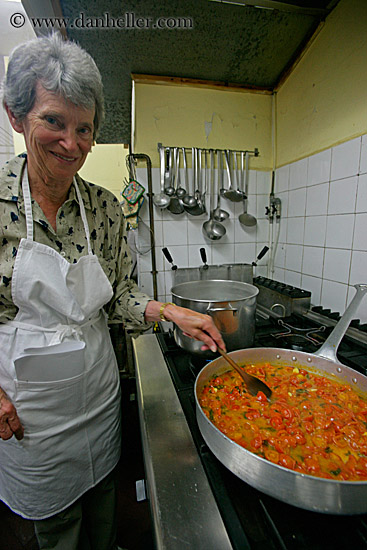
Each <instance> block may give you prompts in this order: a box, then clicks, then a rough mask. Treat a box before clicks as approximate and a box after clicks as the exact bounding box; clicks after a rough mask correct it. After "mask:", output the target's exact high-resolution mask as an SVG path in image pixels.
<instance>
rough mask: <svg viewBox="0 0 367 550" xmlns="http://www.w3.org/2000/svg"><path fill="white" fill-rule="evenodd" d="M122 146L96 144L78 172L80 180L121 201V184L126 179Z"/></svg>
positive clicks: (125, 151) (126, 150) (125, 150)
mask: <svg viewBox="0 0 367 550" xmlns="http://www.w3.org/2000/svg"><path fill="white" fill-rule="evenodd" d="M128 153H129V150H128V149H125V148H124V146H123V145H119V144H116V145H100V144H98V143H97V145H95V146H94V147H93V149H92V153H89V155H88V158H87V160H86V162H85V164H84V166H83V168H82V169H81V170H80V171H79V174H80V175H81V177H82V178H84V179H86V180H87V181H91V182H92V183H96V184H98V185H101V186H102V187H105V188H106V189H109V190H110V191H112V192H113V193H114V194H115V195H116V197H117V198H118V199H119V200H121V195H120V192H121V190H122V182H123V180H124V177H125V178H128V172H127V169H126V161H125V158H126V155H127V154H128Z"/></svg>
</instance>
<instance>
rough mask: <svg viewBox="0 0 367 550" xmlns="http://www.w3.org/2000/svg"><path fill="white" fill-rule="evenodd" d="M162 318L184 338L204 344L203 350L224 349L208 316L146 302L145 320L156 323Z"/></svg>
mask: <svg viewBox="0 0 367 550" xmlns="http://www.w3.org/2000/svg"><path fill="white" fill-rule="evenodd" d="M162 318H163V320H165V321H172V322H173V323H175V324H176V325H177V326H178V327H180V329H181V330H182V332H183V333H184V334H185V336H191V337H192V338H195V340H200V341H202V342H204V346H203V347H202V349H203V350H205V349H208V348H209V349H211V351H213V352H215V351H216V350H217V347H219V348H221V349H226V348H225V344H224V342H223V338H222V336H221V334H220V332H219V330H218V329H217V327H216V326H215V324H214V322H213V319H212V318H211V317H210V316H209V315H204V314H202V313H198V312H197V311H193V310H191V309H187V308H184V307H180V306H177V305H175V304H171V303H166V304H164V303H162V302H156V301H155V300H151V301H150V302H148V304H147V307H146V309H145V320H146V321H148V322H149V321H153V322H156V321H161V320H162Z"/></svg>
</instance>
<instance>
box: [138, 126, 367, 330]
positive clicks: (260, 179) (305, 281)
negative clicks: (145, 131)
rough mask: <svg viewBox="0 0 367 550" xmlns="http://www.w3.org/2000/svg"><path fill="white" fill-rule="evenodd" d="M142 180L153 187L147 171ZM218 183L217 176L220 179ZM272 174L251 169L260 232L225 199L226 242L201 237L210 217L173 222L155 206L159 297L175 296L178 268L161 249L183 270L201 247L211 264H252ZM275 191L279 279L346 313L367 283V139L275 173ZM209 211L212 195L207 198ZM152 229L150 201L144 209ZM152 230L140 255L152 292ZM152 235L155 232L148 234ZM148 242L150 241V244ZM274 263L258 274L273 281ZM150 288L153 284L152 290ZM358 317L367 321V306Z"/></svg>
mask: <svg viewBox="0 0 367 550" xmlns="http://www.w3.org/2000/svg"><path fill="white" fill-rule="evenodd" d="M137 177H138V179H139V181H141V183H143V184H145V185H146V171H145V169H140V168H139V169H138V174H137ZM215 178H216V175H215ZM270 183H271V174H270V172H264V171H254V170H250V180H249V192H250V194H249V201H248V212H249V213H251V214H253V215H255V216H256V217H257V220H258V223H257V225H256V227H243V226H242V225H241V224H240V223H239V221H238V216H239V214H240V213H241V212H242V208H243V205H242V203H231V202H230V201H228V200H225V199H223V198H222V199H221V207H222V208H224V209H225V210H227V211H228V212H229V213H230V217H229V219H228V220H227V221H226V222H224V226H225V227H226V230H227V233H226V235H225V237H223V238H222V239H221V240H220V241H217V242H214V241H209V240H208V239H207V238H206V237H205V236H204V235H203V231H202V225H203V223H204V221H205V220H206V219H207V218H208V215H207V214H206V215H205V214H204V215H202V216H198V217H193V216H190V215H189V214H187V213H185V214H184V215H180V216H177V215H176V216H174V215H173V214H171V213H169V212H168V211H166V210H164V211H162V210H160V209H157V208H156V207H154V219H155V224H154V225H155V233H156V235H155V237H156V250H155V251H156V260H157V270H158V294H159V296H158V297H159V298H160V299H165V300H169V299H170V298H171V294H170V289H171V286H172V277H171V266H170V265H169V264H168V262H167V261H166V260H165V259H164V258H163V255H162V247H163V246H167V247H168V249H169V250H170V252H171V254H172V256H173V259H174V263H175V264H177V265H178V266H179V267H197V266H200V265H201V264H202V262H201V259H200V254H199V249H200V247H204V248H205V250H206V253H207V258H208V263H209V264H217V263H231V262H236V263H249V262H250V263H251V262H252V261H253V260H254V259H255V257H256V254H257V253H258V252H259V251H260V250H261V248H262V246H263V245H265V244H268V241H269V222H268V220H267V218H266V215H265V208H266V206H267V205H268V201H269V198H268V197H269V192H270ZM153 191H154V192H155V193H157V192H159V170H158V169H153ZM275 193H276V196H277V197H279V198H280V199H281V203H282V217H281V223H280V227H279V230H280V231H279V244H278V247H277V254H276V257H275V260H274V272H273V274H272V277H274V278H275V279H277V280H279V281H283V282H286V283H288V284H292V285H294V286H298V287H301V288H304V289H306V290H310V291H311V293H312V303H313V304H314V305H319V304H322V305H323V306H324V307H330V308H331V309H332V310H334V311H340V312H342V313H343V312H344V311H345V309H346V307H347V305H348V303H349V302H350V300H351V298H352V296H353V294H354V292H355V291H354V289H353V286H352V285H354V284H356V283H358V282H359V283H361V282H363V283H367V135H364V136H362V137H359V138H355V139H352V140H350V141H348V142H346V143H342V144H340V145H337V146H336V147H332V148H330V149H327V150H325V151H322V152H320V153H317V154H315V155H312V156H310V157H309V158H307V159H302V160H300V161H297V162H294V163H292V164H289V165H287V166H282V167H281V168H279V169H278V170H277V171H276V175H275ZM206 204H207V208H209V196H208V195H207V196H206ZM141 217H142V219H143V222H144V223H145V224H148V223H149V215H148V202H147V201H146V202H145V205H144V206H143V208H142V210H141ZM144 234H145V241H147V239H148V237H147V229H146V228H145V229H144V226H143V225H142V224H140V227H139V240H141V241H142V250H143V251H144V250H145V254H138V265H139V274H140V281H141V284H142V285H143V286H144V288H145V289H148V288H149V289H151V279H152V275H151V263H150V254H147V253H146V250H147V249H148V245H147V242H146V243H145V249H144V246H143V244H144ZM148 234H149V233H148ZM148 240H149V239H148ZM267 263H268V258H267V257H265V258H264V259H263V260H262V261H261V262H260V263H259V266H258V267H257V268H256V274H261V275H264V276H268V270H267ZM149 285H150V286H149ZM358 315H359V317H360V318H361V319H362V321H363V322H367V301H366V302H365V303H362V305H361V306H360V311H359V312H358Z"/></svg>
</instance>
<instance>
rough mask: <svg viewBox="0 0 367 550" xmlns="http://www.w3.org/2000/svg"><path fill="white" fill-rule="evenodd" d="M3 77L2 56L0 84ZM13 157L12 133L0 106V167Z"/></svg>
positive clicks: (1, 58) (0, 60)
mask: <svg viewBox="0 0 367 550" xmlns="http://www.w3.org/2000/svg"><path fill="white" fill-rule="evenodd" d="M4 75H5V62H4V56H2V55H0V82H1V81H2V80H3V78H4ZM13 155H14V144H13V133H12V127H11V126H10V122H9V119H8V117H7V114H6V112H5V109H4V108H3V106H2V105H0V167H1V166H3V164H4V163H5V162H6V161H7V160H9V159H10V158H11V157H12V156H13Z"/></svg>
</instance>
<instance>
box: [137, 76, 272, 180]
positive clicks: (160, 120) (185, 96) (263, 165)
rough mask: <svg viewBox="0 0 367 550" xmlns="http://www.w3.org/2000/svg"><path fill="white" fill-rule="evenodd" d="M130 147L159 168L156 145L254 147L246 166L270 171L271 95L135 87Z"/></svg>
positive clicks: (186, 87)
mask: <svg viewBox="0 0 367 550" xmlns="http://www.w3.org/2000/svg"><path fill="white" fill-rule="evenodd" d="M135 90H136V92H135V111H136V121H135V147H134V151H135V152H136V153H146V154H148V155H149V156H150V158H151V159H152V163H153V166H158V151H157V145H158V143H159V142H160V143H162V144H163V145H166V146H178V147H199V148H200V147H201V148H213V149H226V148H228V149H241V150H244V149H248V150H253V149H254V148H255V147H257V148H258V149H259V152H260V155H259V157H258V158H256V159H253V160H252V161H251V168H254V169H256V168H257V169H261V170H266V169H271V167H272V158H271V110H272V107H271V102H272V99H271V96H270V95H265V94H259V93H253V92H243V91H241V92H237V91H235V92H232V91H222V90H211V89H204V88H195V87H190V86H182V87H181V86H170V85H159V84H143V83H136V85H135Z"/></svg>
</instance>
